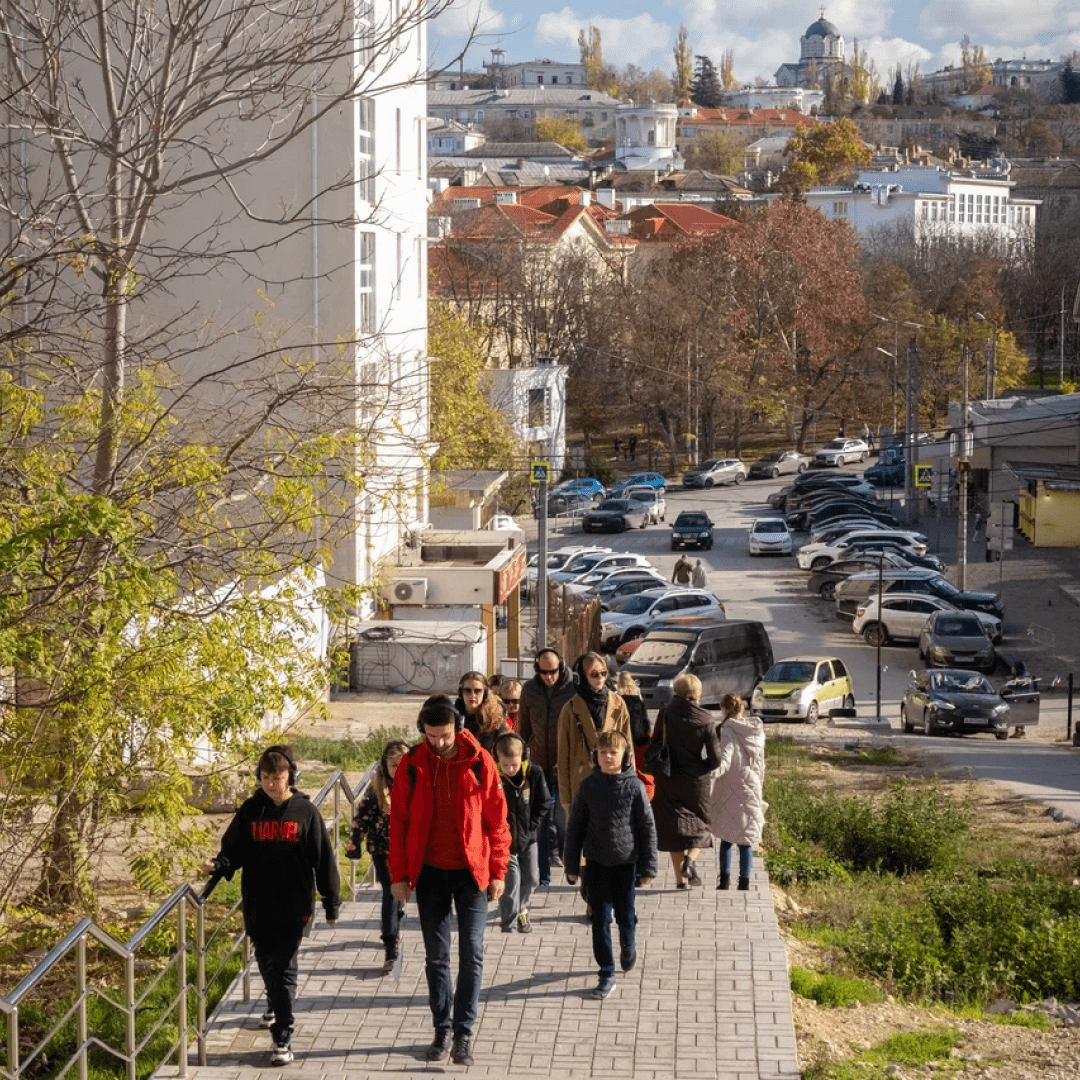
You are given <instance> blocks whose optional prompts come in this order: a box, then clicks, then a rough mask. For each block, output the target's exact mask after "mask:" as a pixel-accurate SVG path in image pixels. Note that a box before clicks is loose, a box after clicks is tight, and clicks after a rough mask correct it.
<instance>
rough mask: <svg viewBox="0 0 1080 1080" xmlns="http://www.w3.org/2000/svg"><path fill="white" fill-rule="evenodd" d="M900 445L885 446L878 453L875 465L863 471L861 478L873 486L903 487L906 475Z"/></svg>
mask: <svg viewBox="0 0 1080 1080" xmlns="http://www.w3.org/2000/svg"><path fill="white" fill-rule="evenodd" d="M904 462H905V458H904V448H903V447H902V446H886V447H885V448H884V449H883V450H882V451H881V453H880V454H879V455H878V460H877V464H876V465H871V466H870V468H869V469H867V470H866V471H865V472H864V473H863V479H864V480H866V481H867V482H868V483H870V484H873V485H874V487H903V486H904V481H905V479H906V477H907V472H906V466H905V463H904Z"/></svg>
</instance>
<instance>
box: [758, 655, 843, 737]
mask: <svg viewBox="0 0 1080 1080" xmlns="http://www.w3.org/2000/svg"><path fill="white" fill-rule="evenodd" d="M853 708H855V686H854V684H853V683H852V681H851V675H850V674H849V672H848V669H847V667H846V665H845V664H844V661H843V660H840V659H839V658H838V657H835V656H796V657H793V658H792V659H791V660H778V661H777V662H776V663H775V664H773V666H772V667H771V668H769V670H768V671H766V672H765V674H764V675H763V676H762V679H761V682H760V683H758V685H757V686H756V687H754V693H753V696H752V697H751V698H750V709H751V711H752V712H753V713H755V714H756V715H757V716H761V717H773V718H777V719H780V720H805V721H806V722H807V723H808V724H813V723H815V722H816V721H817V719H818V717H819V716H820V715H821V714H822V713H824V714H825V715H826V716H828V715H829V710H830V709H853Z"/></svg>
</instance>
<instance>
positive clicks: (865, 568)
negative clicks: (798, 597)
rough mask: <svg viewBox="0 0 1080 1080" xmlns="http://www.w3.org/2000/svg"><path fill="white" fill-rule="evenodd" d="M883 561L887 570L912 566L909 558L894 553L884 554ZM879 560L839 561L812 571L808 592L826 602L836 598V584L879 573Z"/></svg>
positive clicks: (873, 558) (866, 558)
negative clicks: (856, 576)
mask: <svg viewBox="0 0 1080 1080" xmlns="http://www.w3.org/2000/svg"><path fill="white" fill-rule="evenodd" d="M882 559H883V560H884V567H885V569H886V570H903V569H906V568H907V567H908V566H909V565H910V564H909V563H908V561H907V556H904V555H900V554H898V553H893V552H883V553H882ZM877 568H878V560H877V558H876V557H870V556H864V557H863V558H858V557H855V558H851V559H837V560H836V561H835V562H831V563H829V565H828V566H822V567H820V568H819V569H817V570H811V571H810V577H809V578H807V581H806V591H807V592H808V593H816V594H817V595H818V596H820V597H822V598H824V599H825V600H834V599H835V598H836V584H837V582H839V581H843V580H844V578H849V577H851V575H852V574H862V573H868V572H875V573H876V572H877Z"/></svg>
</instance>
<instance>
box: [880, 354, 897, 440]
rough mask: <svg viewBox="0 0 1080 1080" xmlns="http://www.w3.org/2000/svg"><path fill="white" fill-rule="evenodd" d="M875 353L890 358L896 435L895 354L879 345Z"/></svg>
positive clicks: (893, 419) (893, 422) (893, 427)
mask: <svg viewBox="0 0 1080 1080" xmlns="http://www.w3.org/2000/svg"><path fill="white" fill-rule="evenodd" d="M876 348H877V351H878V352H879V353H881V354H882V355H884V356H890V357H892V430H893V434H894V435H895V434H896V353H894V352H889V350H888V349H883V348H882V347H881V346H880V345H878V346H876Z"/></svg>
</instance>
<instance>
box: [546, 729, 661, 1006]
mask: <svg viewBox="0 0 1080 1080" xmlns="http://www.w3.org/2000/svg"><path fill="white" fill-rule="evenodd" d="M591 756H592V760H593V770H592V772H591V773H590V774H589V775H588V776H586V777H585V778H584V779H583V780H582V781H581V784H580V785H579V786H578V789H577V795H576V796H575V798H574V805H573V807H572V808H571V810H570V817H569V819H568V820H567V823H566V880H567V881H568V882H569V883H570V884H571V885H576V884H577V879H578V874H579V872H580V869H581V857H582V855H584V856H585V858H586V859H587V860H588V864H589V866H588V874H589V905H590V908H591V911H590V920H591V922H592V943H593V956H594V957H595V958H596V963H597V965H598V966H599V968H600V977H599V979H598V981H597V983H596V988H595V989H594V990H593V992H592V996H593V997H594V998H606V997H607V996H608V995H609V994H610V993H611V992H612V990H614V989H615V954H614V952H613V951H612V947H611V916H612V913H613V912H614V914H615V922H616V923H617V924H618V927H619V966H620V967H621V968H622V970H623V971H629V970H630V969H631V968H632V967H633V966H634V964H636V963H637V943H636V927H637V914H636V911H635V902H634V901H635V887H636V885H637V884H641V885H648V884H649V883H650V882H651V881H652V880H653V878H654V877H656V872H657V856H656V826H655V824H654V823H653V815H652V809H651V808H650V807H649V800H648V799H647V798H646V797H645V785H644V784H643V783H642V782H641V779H640V778H639V777H638V775H637V772H636V771H635V769H634V751H633V748H632V747H631V745H630V740H629V739H628V738H627V737H626V735H625V734H624V733H623V732H621V731H616V730H615V729H608V730H606V731H601V732H600V733H599V734H598V735H597V736H596V748H595V749H594V750H593V751H592V755H591Z"/></svg>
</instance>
